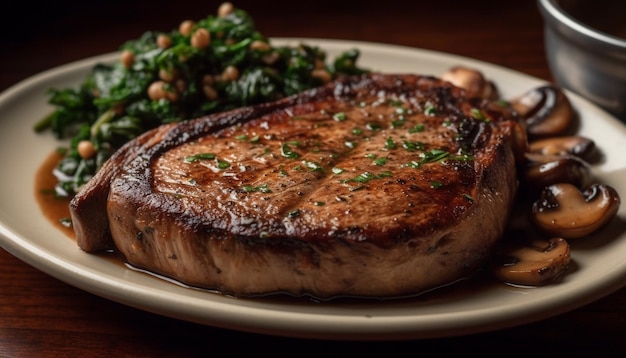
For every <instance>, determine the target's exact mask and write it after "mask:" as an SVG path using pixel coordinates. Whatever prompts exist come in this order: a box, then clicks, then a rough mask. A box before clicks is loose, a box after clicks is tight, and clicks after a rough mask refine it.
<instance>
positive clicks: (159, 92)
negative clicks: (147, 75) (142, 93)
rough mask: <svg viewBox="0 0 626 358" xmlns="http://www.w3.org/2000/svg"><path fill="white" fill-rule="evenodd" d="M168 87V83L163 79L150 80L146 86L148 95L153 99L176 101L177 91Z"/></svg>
mask: <svg viewBox="0 0 626 358" xmlns="http://www.w3.org/2000/svg"><path fill="white" fill-rule="evenodd" d="M168 87H169V86H168V84H167V83H166V82H164V81H155V82H152V84H151V85H150V86H149V87H148V97H149V98H150V99H151V100H153V101H157V100H160V99H168V100H170V101H172V102H176V101H177V100H178V93H177V92H176V91H174V90H173V89H171V88H168Z"/></svg>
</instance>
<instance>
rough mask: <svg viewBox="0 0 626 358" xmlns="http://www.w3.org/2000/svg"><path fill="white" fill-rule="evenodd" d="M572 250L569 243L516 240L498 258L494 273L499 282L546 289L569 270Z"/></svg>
mask: <svg viewBox="0 0 626 358" xmlns="http://www.w3.org/2000/svg"><path fill="white" fill-rule="evenodd" d="M569 263H570V248H569V244H568V243H567V241H566V240H564V239H562V238H560V237H559V238H552V239H550V240H547V241H546V240H532V241H530V242H528V243H527V242H520V241H516V242H513V243H509V244H508V245H507V246H506V247H505V248H504V250H503V251H502V252H501V253H500V254H499V255H498V256H497V261H496V262H495V265H494V267H493V274H494V275H495V276H496V277H497V278H499V279H500V280H502V281H504V282H506V283H510V284H514V285H522V286H543V285H546V284H549V283H551V282H554V281H555V280H556V279H558V278H559V277H561V276H562V275H563V273H564V272H565V271H567V269H568V267H569Z"/></svg>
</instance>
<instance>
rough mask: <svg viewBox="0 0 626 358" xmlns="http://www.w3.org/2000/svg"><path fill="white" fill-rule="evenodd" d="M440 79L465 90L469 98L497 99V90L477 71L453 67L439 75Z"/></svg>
mask: <svg viewBox="0 0 626 358" xmlns="http://www.w3.org/2000/svg"><path fill="white" fill-rule="evenodd" d="M441 79H442V80H444V81H448V82H450V83H452V84H453V85H455V86H457V87H461V88H463V89H465V90H466V91H467V93H468V95H469V96H470V97H480V98H486V99H496V98H498V90H497V88H496V86H495V84H494V83H493V82H492V81H489V80H487V79H486V78H485V76H484V75H483V74H482V73H481V72H480V71H478V70H476V69H473V68H469V67H464V66H455V67H452V68H450V69H449V70H448V71H446V72H445V73H444V74H442V75H441Z"/></svg>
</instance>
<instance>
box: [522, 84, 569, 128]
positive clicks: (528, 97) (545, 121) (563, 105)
mask: <svg viewBox="0 0 626 358" xmlns="http://www.w3.org/2000/svg"><path fill="white" fill-rule="evenodd" d="M510 104H511V106H512V107H513V108H514V109H515V111H516V112H517V113H518V114H519V115H520V116H522V117H523V118H524V119H525V120H526V123H527V124H528V134H529V135H531V136H537V137H546V136H556V135H559V134H562V133H564V132H565V131H566V130H567V129H568V128H569V127H570V125H571V124H572V122H573V119H574V109H573V108H572V105H571V103H570V101H569V99H568V98H567V96H566V95H565V93H563V91H561V90H560V89H559V88H557V87H555V86H552V85H546V86H541V87H537V88H535V89H532V90H530V91H528V92H526V93H524V94H523V95H521V96H519V97H517V98H514V99H512V100H511V101H510Z"/></svg>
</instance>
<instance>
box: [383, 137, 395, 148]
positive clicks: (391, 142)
mask: <svg viewBox="0 0 626 358" xmlns="http://www.w3.org/2000/svg"><path fill="white" fill-rule="evenodd" d="M397 147H398V145H397V144H396V142H395V141H394V140H393V138H391V137H387V140H386V141H385V149H396V148H397Z"/></svg>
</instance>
